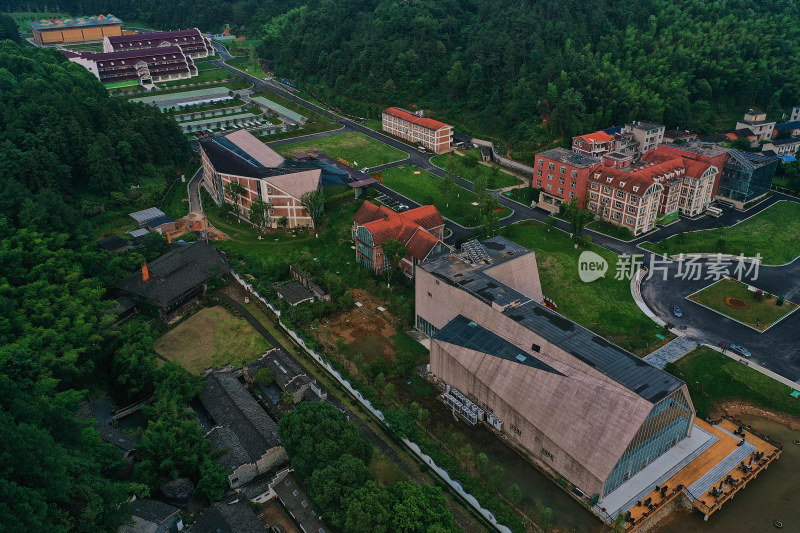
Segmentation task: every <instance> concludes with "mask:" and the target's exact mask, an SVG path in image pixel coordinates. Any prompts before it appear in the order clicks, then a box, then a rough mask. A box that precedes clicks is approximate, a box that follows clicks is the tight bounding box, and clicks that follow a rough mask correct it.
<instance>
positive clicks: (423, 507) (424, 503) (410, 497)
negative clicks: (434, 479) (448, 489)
mask: <svg viewBox="0 0 800 533" xmlns="http://www.w3.org/2000/svg"><path fill="white" fill-rule="evenodd" d="M391 492H392V494H393V496H394V504H393V505H392V529H394V530H395V531H402V532H407V533H417V532H419V533H422V532H428V531H441V532H443V531H455V525H454V524H453V516H452V514H450V510H449V509H448V508H447V500H445V499H444V496H443V495H442V489H440V488H438V487H432V486H431V485H422V486H420V487H418V486H416V485H415V484H414V483H412V482H410V481H401V482H399V483H396V484H395V485H394V486H393V487H392V489H391Z"/></svg>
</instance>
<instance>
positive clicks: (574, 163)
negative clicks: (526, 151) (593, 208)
mask: <svg viewBox="0 0 800 533" xmlns="http://www.w3.org/2000/svg"><path fill="white" fill-rule="evenodd" d="M599 164H600V159H597V158H595V157H588V156H586V155H583V154H581V153H577V152H570V151H569V150H565V149H564V148H553V149H552V150H546V151H544V152H541V153H538V154H536V158H535V160H534V165H533V166H534V169H535V170H534V173H533V179H532V180H531V185H532V186H533V187H536V188H538V189H541V193H540V198H539V204H538V205H539V207H541V208H543V209H547V210H548V211H551V212H556V211H558V208H559V206H560V205H561V204H562V203H564V202H569V201H571V200H572V199H573V198H577V199H578V205H579V206H581V207H584V206H585V205H586V183H587V182H586V180H587V178H588V176H589V174H590V173H591V171H592V170H593V169H594V168H596V167H597V166H598V165H599Z"/></svg>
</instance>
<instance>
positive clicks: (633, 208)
mask: <svg viewBox="0 0 800 533" xmlns="http://www.w3.org/2000/svg"><path fill="white" fill-rule="evenodd" d="M635 212H636V207H635V206H632V205H629V206H628V213H635Z"/></svg>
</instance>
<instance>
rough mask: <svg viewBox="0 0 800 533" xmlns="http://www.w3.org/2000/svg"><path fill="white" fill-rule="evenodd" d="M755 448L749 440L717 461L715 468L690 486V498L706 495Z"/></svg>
mask: <svg viewBox="0 0 800 533" xmlns="http://www.w3.org/2000/svg"><path fill="white" fill-rule="evenodd" d="M755 450H756V447H755V446H753V445H752V444H750V443H749V442H745V443H744V444H742V445H741V446H739V447H738V448H736V450H734V451H733V452H731V453H730V454H729V455H728V456H727V457H726V458H725V459H723V460H722V461H720V462H719V463H717V465H716V466H715V467H714V468H712V469H711V470H709V471H708V472H706V473H705V475H703V477H701V478H700V479H698V480H697V481H695V482H694V483H693V484H692V486H690V487H689V489H688V493H689V498H690V499H692V500H694V499H696V498H701V497H703V496H705V495H706V494H707V493H708V491H709V490H711V487H714V486H715V485H717V484H718V483H719V482H720V481H721V480H722V479H723V478H724V477H725V476H726V475H727V474H728V472H730V471H731V470H733V469H734V468H736V466H737V465H738V464H739V463H741V462H742V461H744V460H746V459H747V458H748V457H749V456H750V454H751V453H753V452H754V451H755ZM740 477H741V476H740Z"/></svg>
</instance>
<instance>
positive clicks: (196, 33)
mask: <svg viewBox="0 0 800 533" xmlns="http://www.w3.org/2000/svg"><path fill="white" fill-rule="evenodd" d="M159 46H180V48H181V50H183V53H184V54H186V55H187V56H189V57H191V58H193V59H199V58H203V57H208V56H213V55H214V47H213V46H211V41H210V40H209V39H208V38H206V37H204V36H203V34H202V33H200V30H198V29H197V28H192V29H190V30H178V31H158V32H148V33H136V34H133V35H116V36H108V37H105V38H103V51H104V52H126V51H128V50H144V49H147V48H157V47H159Z"/></svg>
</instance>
